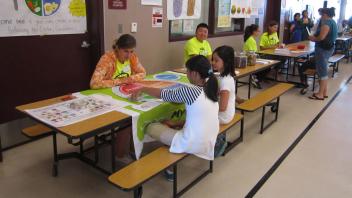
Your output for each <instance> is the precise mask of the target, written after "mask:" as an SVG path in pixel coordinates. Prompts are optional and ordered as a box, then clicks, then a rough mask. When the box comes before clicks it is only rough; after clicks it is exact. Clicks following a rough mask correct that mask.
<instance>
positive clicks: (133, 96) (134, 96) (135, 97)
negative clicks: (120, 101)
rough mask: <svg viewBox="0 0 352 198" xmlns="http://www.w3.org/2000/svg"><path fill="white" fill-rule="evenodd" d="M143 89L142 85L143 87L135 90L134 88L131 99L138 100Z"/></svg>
mask: <svg viewBox="0 0 352 198" xmlns="http://www.w3.org/2000/svg"><path fill="white" fill-rule="evenodd" d="M142 89H143V87H142V88H140V89H135V90H132V91H131V97H130V100H131V101H137V100H138V98H139V96H141V95H142Z"/></svg>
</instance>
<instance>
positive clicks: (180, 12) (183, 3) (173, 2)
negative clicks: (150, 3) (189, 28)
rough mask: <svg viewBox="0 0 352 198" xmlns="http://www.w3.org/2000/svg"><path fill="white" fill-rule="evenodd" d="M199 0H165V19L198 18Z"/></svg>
mask: <svg viewBox="0 0 352 198" xmlns="http://www.w3.org/2000/svg"><path fill="white" fill-rule="evenodd" d="M201 11H202V1H201V0H167V19H168V20H176V19H199V18H200V16H201Z"/></svg>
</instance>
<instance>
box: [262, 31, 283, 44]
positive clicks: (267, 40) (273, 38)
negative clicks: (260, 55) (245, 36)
mask: <svg viewBox="0 0 352 198" xmlns="http://www.w3.org/2000/svg"><path fill="white" fill-rule="evenodd" d="M279 42H280V40H279V37H278V36H277V32H275V33H273V34H271V35H268V32H265V33H264V34H262V36H261V37H260V44H259V45H260V46H261V47H265V48H267V47H272V46H274V45H277V44H279Z"/></svg>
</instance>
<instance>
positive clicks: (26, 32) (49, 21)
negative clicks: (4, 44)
mask: <svg viewBox="0 0 352 198" xmlns="http://www.w3.org/2000/svg"><path fill="white" fill-rule="evenodd" d="M86 31H87V20H86V5H85V1H84V0H6V1H5V0H2V1H0V37H11V36H33V35H57V34H82V33H85V32H86Z"/></svg>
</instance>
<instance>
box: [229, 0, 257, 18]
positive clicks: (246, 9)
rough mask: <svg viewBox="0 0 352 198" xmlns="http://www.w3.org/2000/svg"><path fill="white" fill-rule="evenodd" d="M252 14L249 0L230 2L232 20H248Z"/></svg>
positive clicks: (233, 0)
mask: <svg viewBox="0 0 352 198" xmlns="http://www.w3.org/2000/svg"><path fill="white" fill-rule="evenodd" d="M251 13H252V3H251V0H246V1H243V0H231V17H232V18H250V16H251Z"/></svg>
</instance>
